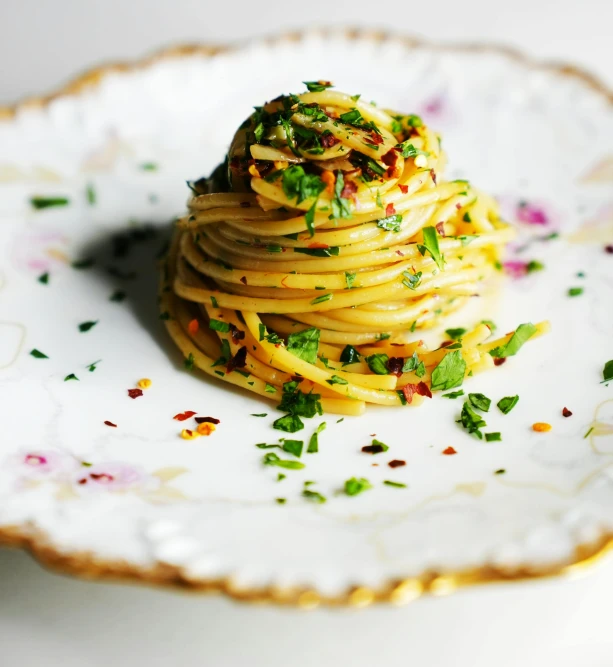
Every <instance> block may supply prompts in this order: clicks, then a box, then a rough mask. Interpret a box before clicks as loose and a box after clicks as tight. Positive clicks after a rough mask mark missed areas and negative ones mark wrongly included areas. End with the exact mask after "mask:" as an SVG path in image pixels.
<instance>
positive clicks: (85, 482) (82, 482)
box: [79, 477, 87, 484]
mask: <svg viewBox="0 0 613 667" xmlns="http://www.w3.org/2000/svg"><path fill="white" fill-rule="evenodd" d="M79 484H87V477H83V478H82V479H80V480H79Z"/></svg>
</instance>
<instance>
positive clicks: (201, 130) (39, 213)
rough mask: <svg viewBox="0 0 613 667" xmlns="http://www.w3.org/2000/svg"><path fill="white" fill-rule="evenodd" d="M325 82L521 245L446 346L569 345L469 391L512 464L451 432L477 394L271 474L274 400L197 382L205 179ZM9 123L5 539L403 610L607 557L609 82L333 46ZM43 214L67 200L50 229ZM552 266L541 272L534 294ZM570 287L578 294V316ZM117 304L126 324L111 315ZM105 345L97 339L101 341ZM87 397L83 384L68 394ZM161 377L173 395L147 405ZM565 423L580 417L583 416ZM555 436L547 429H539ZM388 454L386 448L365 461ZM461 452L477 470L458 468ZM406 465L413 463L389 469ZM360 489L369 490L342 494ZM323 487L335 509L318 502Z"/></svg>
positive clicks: (0, 488)
mask: <svg viewBox="0 0 613 667" xmlns="http://www.w3.org/2000/svg"><path fill="white" fill-rule="evenodd" d="M319 78H325V79H331V80H332V81H334V83H335V84H336V85H337V87H338V88H339V89H341V90H344V91H348V92H351V93H361V94H362V95H363V96H364V97H365V98H367V99H369V100H370V99H374V100H377V101H378V102H379V103H380V104H381V105H384V106H386V107H391V108H396V109H398V110H402V111H405V112H413V113H418V114H422V115H423V116H424V117H425V118H426V120H427V121H428V122H429V123H430V124H431V125H433V126H434V127H436V128H437V129H439V130H440V131H441V133H442V135H443V141H444V145H445V148H446V150H447V152H448V155H449V157H450V168H449V174H448V177H449V178H470V179H471V180H472V181H473V182H474V183H475V184H476V185H477V186H478V187H481V188H482V189H485V190H488V191H490V192H492V193H494V194H495V195H496V196H497V197H499V199H500V201H501V203H502V206H503V210H504V211H505V214H506V217H507V218H509V219H510V220H512V221H515V222H516V224H517V226H518V228H519V231H520V240H519V241H518V242H517V243H514V245H513V247H512V248H511V249H510V253H509V258H508V260H509V264H508V265H507V267H506V269H507V272H509V273H510V274H512V275H510V277H509V279H508V281H507V284H506V287H505V288H504V290H503V292H502V294H501V295H500V297H499V298H498V299H484V300H483V301H482V302H481V303H479V304H476V305H474V306H473V308H472V310H471V311H470V312H465V313H459V314H458V315H457V316H456V319H455V321H454V322H452V323H451V324H453V325H455V326H471V325H473V324H475V323H476V322H478V321H479V320H481V319H484V318H486V319H490V320H493V321H494V322H495V323H496V324H497V325H498V327H499V330H500V331H507V330H509V329H511V328H513V327H515V326H516V325H518V324H520V323H522V322H529V321H532V322H537V321H540V320H545V319H549V320H550V321H551V325H552V331H551V333H550V334H549V335H548V336H546V337H543V338H540V339H538V340H535V341H532V342H530V343H529V344H527V345H526V346H525V347H524V348H523V349H522V351H521V353H520V354H519V355H518V356H516V357H513V358H512V359H510V360H509V361H508V363H506V364H505V365H503V366H500V367H497V368H495V369H494V370H493V371H492V372H489V373H487V374H483V375H479V376H476V377H475V378H470V379H468V380H467V381H466V382H465V390H466V391H467V392H468V391H472V392H482V393H484V394H486V395H487V396H489V397H490V398H491V399H492V408H491V409H490V412H489V413H488V414H487V415H485V418H486V421H487V424H488V427H487V429H485V430H487V431H494V432H496V431H499V432H500V433H501V434H502V441H501V442H489V443H486V442H484V441H479V440H477V439H475V438H473V437H471V436H469V435H468V434H467V433H466V432H465V431H463V430H462V429H461V427H460V426H459V425H458V424H456V422H455V420H456V419H457V418H458V415H459V410H460V408H461V405H462V399H458V400H447V399H443V398H441V397H440V395H439V396H435V398H434V399H432V400H428V401H426V402H425V404H424V405H423V407H420V408H418V409H410V408H405V409H401V408H398V409H389V408H383V409H376V408H374V407H371V408H369V409H368V412H367V414H366V415H365V416H363V417H360V418H346V419H345V420H344V421H342V422H340V423H338V422H337V417H336V416H334V415H324V417H323V418H317V419H315V420H311V422H310V423H308V424H307V427H306V429H305V431H304V432H303V433H304V434H305V436H304V437H305V439H308V438H309V436H310V434H311V432H312V430H313V429H314V427H315V426H316V425H317V424H318V423H319V422H320V421H324V420H325V421H326V422H327V428H326V430H325V431H324V432H323V433H322V434H321V435H320V438H319V439H320V451H319V453H318V454H316V455H314V454H303V457H302V461H303V462H304V463H305V464H306V467H305V468H304V469H303V470H297V471H294V470H288V471H283V470H280V469H277V468H271V467H269V466H263V465H262V463H261V460H262V456H263V454H264V453H265V452H262V450H261V449H258V448H256V447H255V444H256V443H259V442H269V443H271V442H276V441H277V439H278V436H279V433H278V432H277V431H274V430H273V429H272V428H271V424H272V421H273V420H274V419H275V418H276V417H277V416H278V415H279V413H278V412H277V411H276V410H275V407H274V405H272V404H267V403H265V402H264V401H262V400H259V399H257V398H254V397H252V396H250V395H246V394H244V393H240V392H238V391H236V390H233V389H231V388H228V386H227V385H224V384H222V383H221V382H220V383H216V382H214V381H212V380H211V379H209V378H208V377H204V376H202V375H199V374H196V373H189V372H187V371H186V370H184V368H183V363H182V359H180V358H179V355H178V353H177V352H176V351H175V349H174V347H173V345H172V344H171V343H170V342H169V339H168V338H167V335H166V333H165V330H164V328H163V326H162V323H161V322H160V321H159V318H158V312H157V308H156V294H155V289H156V288H155V284H156V279H157V278H156V271H157V269H156V263H155V257H156V255H157V254H158V253H159V252H160V250H161V249H162V247H163V245H164V242H165V240H166V239H167V237H168V231H169V221H170V220H171V219H172V218H173V216H175V215H177V214H179V213H180V212H181V211H182V210H183V207H184V204H185V201H186V197H187V189H186V187H185V180H186V179H192V178H198V177H200V176H202V175H205V174H208V173H209V172H210V170H211V169H212V168H213V167H214V166H215V165H216V164H217V163H218V162H219V161H220V160H221V159H222V158H223V156H224V153H225V151H226V148H227V146H228V143H229V141H230V139H231V137H232V134H233V132H234V130H235V128H236V127H237V126H238V124H240V122H241V121H242V120H243V119H244V118H245V117H246V116H247V115H248V114H249V112H250V109H251V107H252V106H253V105H255V104H261V103H262V101H263V100H266V99H270V98H272V97H275V96H276V95H277V94H279V93H281V92H290V91H291V92H297V91H301V90H303V86H302V84H301V82H302V81H303V80H309V79H319ZM5 116H6V118H5V120H3V121H2V122H0V180H1V183H0V216H1V217H0V257H1V258H2V259H1V264H0V415H1V434H0V535H2V537H3V539H4V541H5V542H12V543H14V544H22V545H24V546H29V547H30V548H31V549H32V550H33V551H34V552H35V553H37V554H38V555H39V556H40V557H41V558H42V559H43V560H45V561H46V562H49V563H52V564H56V565H59V566H63V567H66V568H69V569H71V570H73V571H74V572H75V573H80V574H87V575H90V576H95V575H100V576H102V575H121V576H127V577H132V578H134V579H144V580H149V581H168V582H177V583H183V584H186V585H190V586H194V587H202V588H214V589H221V590H224V591H226V592H228V593H230V594H233V595H236V596H238V597H244V598H256V599H262V598H265V599H272V600H276V601H288V602H299V603H302V604H315V603H317V602H318V601H319V600H323V601H327V602H344V601H350V602H353V603H356V604H363V603H367V602H369V601H371V600H373V599H390V600H393V601H402V600H404V599H409V598H411V597H414V596H415V595H417V594H418V593H419V592H421V591H422V590H424V589H432V590H436V591H441V590H447V589H448V588H450V587H453V586H454V585H456V584H461V583H465V582H467V581H475V580H478V581H480V580H486V579H491V578H496V577H505V576H508V577H514V576H529V575H535V574H544V573H552V572H558V571H562V570H563V569H564V568H565V567H566V566H568V565H569V564H573V563H577V562H578V561H579V560H581V559H582V558H584V557H585V556H586V555H593V554H596V553H598V552H599V551H601V550H602V549H603V548H604V546H605V544H606V543H607V541H608V538H609V535H610V534H612V531H613V386H611V385H608V386H607V385H606V384H601V382H600V381H601V380H602V370H603V366H604V364H605V362H606V361H607V360H609V359H612V358H613V308H612V307H611V306H612V304H613V254H610V253H608V252H606V249H605V247H606V246H607V244H611V243H613V110H612V107H611V101H610V94H608V93H607V92H606V91H604V90H602V89H598V86H597V85H595V84H594V82H593V81H590V80H589V78H588V77H582V76H581V75H577V74H573V73H568V72H564V71H562V70H561V69H555V68H546V67H539V66H537V65H535V64H533V63H529V62H527V61H525V60H523V59H521V58H518V57H513V56H512V55H509V54H506V53H504V52H502V51H496V50H491V49H490V50H478V49H477V50H471V49H467V50H461V49H440V48H435V47H432V46H428V45H420V44H415V43H413V42H409V41H403V40H400V39H391V38H390V39H384V38H381V37H372V36H370V37H369V36H359V35H352V36H348V35H346V34H343V33H340V32H338V33H332V34H322V33H312V34H307V35H303V36H301V37H299V38H281V39H276V40H271V41H266V42H264V41H262V42H256V43H253V44H250V45H248V46H245V47H244V48H240V49H237V50H232V51H220V52H218V53H217V54H215V55H212V54H211V53H209V52H208V51H207V50H206V49H202V50H198V49H194V50H191V51H190V50H184V51H179V52H176V51H175V52H173V53H170V54H167V55H166V56H165V57H161V58H156V59H153V60H151V61H148V62H147V63H144V64H142V65H140V66H135V67H129V68H123V69H122V68H120V69H109V70H103V71H102V72H98V73H97V74H95V75H92V76H90V77H89V78H86V79H85V80H84V81H82V82H81V83H80V84H77V85H75V86H73V87H72V88H71V89H68V90H67V91H66V92H65V93H64V94H61V95H58V96H56V97H54V98H52V99H50V100H47V101H46V102H44V103H37V104H36V103H35V104H29V105H23V106H21V107H18V108H17V110H16V112H15V113H14V114H5ZM33 196H44V197H66V198H67V199H68V200H69V203H68V205H66V206H60V207H52V208H47V209H42V210H34V209H33V208H32V206H31V205H30V198H31V197H33ZM145 225H152V227H147V226H145ZM118 234H123V236H120V237H118V236H117V235H118ZM531 261H532V262H534V261H536V262H540V263H541V264H542V265H544V269H542V270H539V271H532V272H527V271H526V268H527V266H528V264H529V262H531ZM74 262H81V263H82V264H81V268H75V267H74V265H73V263H74ZM530 266H531V267H534V266H535V265H534V264H531V265H530ZM45 274H47V275H48V281H47V282H46V283H44V282H41V277H44V275H45ZM43 279H44V278H43ZM570 288H582V290H583V292H582V293H581V294H579V295H577V296H574V297H571V296H569V289H570ZM117 290H119V291H121V292H125V295H126V297H125V299H124V300H123V301H118V300H112V299H111V298H110V297H111V295H113V294H115V293H116V291H117ZM115 296H116V298H118V297H117V295H115ZM84 322H96V324H95V325H94V326H93V327H92V328H90V329H89V330H88V331H83V332H81V331H80V330H79V324H82V323H84ZM33 349H36V350H38V351H40V352H42V353H43V354H45V355H46V356H47V357H48V358H46V359H45V358H36V357H35V356H32V354H31V350H33ZM93 362H97V363H96V364H95V365H93V366H92V364H93ZM70 374H74V375H75V376H76V378H78V380H76V379H68V380H65V378H66V377H67V376H70ZM141 378H150V379H151V381H152V385H151V387H150V388H149V389H145V390H144V392H143V395H142V396H140V397H138V398H134V399H133V398H130V396H129V395H128V389H131V388H135V387H136V383H137V381H138V380H139V379H141ZM515 394H518V395H519V397H520V399H519V403H518V404H517V406H516V407H515V408H514V410H513V411H512V412H511V413H510V414H508V415H503V414H502V413H501V412H500V411H499V410H498V408H497V407H496V406H495V404H496V402H497V401H498V400H499V399H500V398H502V397H504V396H512V395H515ZM565 407H566V408H567V409H568V410H570V411H571V412H572V416H570V417H563V416H562V410H563V408H565ZM187 410H191V411H194V412H196V413H197V414H198V415H201V416H213V417H216V418H218V419H220V420H221V423H220V424H219V426H218V428H217V430H216V431H215V432H214V433H213V434H212V435H211V436H209V437H201V438H199V439H197V440H193V441H188V440H184V439H182V438H181V437H180V435H179V433H180V430H181V428H182V427H184V426H186V425H193V419H191V420H189V421H186V422H183V423H182V422H179V421H177V420H175V419H173V417H174V415H176V414H177V413H182V412H184V411H187ZM252 413H267V416H266V417H254V416H251V414H252ZM105 422H111V423H112V424H115V425H116V427H115V426H112V425H108V424H107V423H105ZM534 422H548V423H550V424H551V426H552V429H551V431H550V432H547V433H539V432H534V431H533V430H532V424H533V423H534ZM590 429H591V430H590ZM588 431H589V434H588ZM303 433H301V434H300V436H302V435H303ZM373 434H376V438H377V439H379V440H381V441H383V442H384V443H386V444H388V445H389V451H387V452H385V453H382V454H378V455H370V454H364V453H362V452H361V448H362V447H363V446H364V445H368V444H370V442H371V440H372V438H373V437H374V436H373ZM586 434H588V435H586ZM448 447H452V448H454V449H455V450H456V452H457V454H455V455H444V454H443V453H442V452H443V450H445V449H446V448H448ZM394 459H396V460H402V461H405V462H406V465H405V466H402V467H396V468H391V467H389V465H388V464H389V462H390V461H391V460H394ZM496 471H499V472H496ZM500 471H504V472H500ZM279 472H285V473H286V477H285V479H283V480H281V481H277V475H278V473H279ZM351 477H364V478H367V479H368V480H369V481H370V483H371V484H372V487H373V488H372V489H370V490H368V491H366V492H364V493H362V494H361V495H359V496H355V497H348V496H346V495H343V494H342V493H339V490H340V489H342V487H343V484H344V482H345V480H347V479H349V478H351ZM384 480H390V481H394V482H399V483H402V484H406V488H397V487H393V486H388V485H384V484H383V482H384ZM305 481H313V482H314V484H312V485H311V486H310V487H309V488H310V489H312V490H316V491H318V492H320V493H321V494H323V495H325V496H326V497H327V499H328V500H327V502H326V503H325V504H314V503H312V502H309V500H307V499H305V498H304V497H303V496H302V491H303V488H304V482H305ZM277 498H285V499H286V503H285V504H283V505H282V504H278V503H277V502H276V500H275V499H277Z"/></svg>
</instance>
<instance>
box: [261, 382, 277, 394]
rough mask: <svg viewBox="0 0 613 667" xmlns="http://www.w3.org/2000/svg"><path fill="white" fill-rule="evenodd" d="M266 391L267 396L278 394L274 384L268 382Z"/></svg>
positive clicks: (265, 386)
mask: <svg viewBox="0 0 613 667" xmlns="http://www.w3.org/2000/svg"><path fill="white" fill-rule="evenodd" d="M264 391H265V392H266V393H267V394H274V393H276V391H277V388H276V387H275V386H274V385H272V384H268V382H267V383H266V384H265V385H264Z"/></svg>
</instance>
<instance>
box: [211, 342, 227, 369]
mask: <svg viewBox="0 0 613 667" xmlns="http://www.w3.org/2000/svg"><path fill="white" fill-rule="evenodd" d="M231 358H232V350H231V349H230V343H229V342H228V341H227V340H226V339H225V338H223V339H222V341H221V354H220V355H219V357H218V358H217V359H216V360H215V361H214V362H213V363H212V364H211V366H212V367H213V368H214V367H215V366H223V365H225V364H227V363H228V362H229V361H230V359H231Z"/></svg>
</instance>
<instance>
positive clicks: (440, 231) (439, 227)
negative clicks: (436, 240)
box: [436, 222, 445, 236]
mask: <svg viewBox="0 0 613 667" xmlns="http://www.w3.org/2000/svg"><path fill="white" fill-rule="evenodd" d="M436 231H437V232H438V235H439V236H445V223H444V222H438V223H437V224H436Z"/></svg>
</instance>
